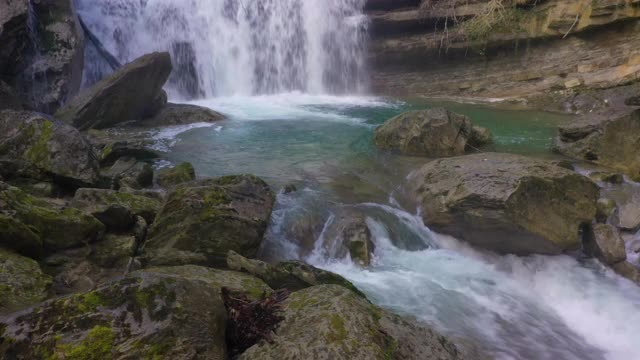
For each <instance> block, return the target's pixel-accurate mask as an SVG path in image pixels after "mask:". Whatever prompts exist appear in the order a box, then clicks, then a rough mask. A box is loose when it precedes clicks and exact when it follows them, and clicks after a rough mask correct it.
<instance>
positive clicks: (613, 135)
mask: <svg viewBox="0 0 640 360" xmlns="http://www.w3.org/2000/svg"><path fill="white" fill-rule="evenodd" d="M638 149H640V110H636V111H634V112H628V113H624V114H621V115H611V114H608V113H605V114H597V115H590V116H588V117H587V118H585V119H583V120H582V121H579V122H572V123H571V124H568V125H566V126H562V127H560V128H559V135H558V136H557V137H556V140H555V146H554V150H555V151H556V152H558V153H560V154H563V155H566V156H569V157H572V158H575V159H580V160H586V161H591V162H594V163H596V164H600V165H604V166H608V167H611V168H613V169H616V170H619V171H622V172H624V173H626V174H627V175H629V176H630V177H631V178H632V179H633V180H636V181H638V180H640V151H638Z"/></svg>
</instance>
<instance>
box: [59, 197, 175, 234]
mask: <svg viewBox="0 0 640 360" xmlns="http://www.w3.org/2000/svg"><path fill="white" fill-rule="evenodd" d="M70 206H72V207H74V208H76V209H80V210H82V211H84V212H85V213H87V214H91V215H93V216H95V217H96V218H97V219H98V220H100V221H101V222H102V223H103V224H105V225H106V226H107V228H109V229H114V230H128V229H130V228H131V226H132V225H133V224H134V221H135V216H141V217H142V218H144V219H145V220H146V221H147V223H149V224H151V223H153V221H154V219H155V217H156V214H157V213H158V211H159V210H160V207H161V206H162V203H161V202H159V201H157V200H156V199H153V198H149V197H145V196H138V195H133V194H129V193H123V192H117V191H115V190H103V189H78V191H76V194H75V196H74V197H73V200H72V201H71V204H70Z"/></svg>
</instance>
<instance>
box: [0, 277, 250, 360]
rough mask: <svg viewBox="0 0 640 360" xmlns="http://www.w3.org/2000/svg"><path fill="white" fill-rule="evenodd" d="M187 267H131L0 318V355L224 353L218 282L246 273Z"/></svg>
mask: <svg viewBox="0 0 640 360" xmlns="http://www.w3.org/2000/svg"><path fill="white" fill-rule="evenodd" d="M174 270H176V271H179V269H174ZM187 270H189V269H183V270H182V271H180V273H181V275H177V274H175V272H176V271H174V274H165V273H161V272H136V273H132V274H130V275H129V276H127V277H126V278H124V279H122V280H120V281H117V282H113V283H111V284H109V285H106V286H103V287H100V288H98V289H96V290H94V291H90V292H87V293H83V294H76V295H72V296H68V297H66V298H63V299H58V300H53V301H49V302H45V303H42V304H40V305H39V306H38V307H37V308H36V309H29V310H25V311H23V312H19V313H16V314H12V315H11V316H9V317H6V318H3V319H2V322H1V323H0V336H1V337H2V338H3V339H5V340H7V341H4V342H3V346H2V347H0V357H2V358H7V357H9V358H18V359H39V358H47V359H54V358H55V359H58V358H59V359H72V358H73V359H124V358H132V359H154V358H155V359H175V360H192V359H200V360H204V359H225V358H226V346H225V325H226V317H227V314H226V310H225V306H224V303H223V301H222V299H221V296H220V286H227V285H228V284H229V285H230V287H231V286H233V285H235V284H236V283H237V282H240V281H241V280H237V279H238V278H240V279H244V277H246V276H244V277H243V276H242V274H238V276H234V273H230V272H215V271H213V270H211V271H207V270H206V269H201V271H198V272H197V273H195V274H190V272H189V271H187ZM194 271H195V270H193V271H191V273H193V272H194ZM205 279H207V280H209V281H205ZM216 281H217V284H218V285H217V286H216V285H215V284H214V282H216Z"/></svg>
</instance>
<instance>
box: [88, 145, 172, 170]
mask: <svg viewBox="0 0 640 360" xmlns="http://www.w3.org/2000/svg"><path fill="white" fill-rule="evenodd" d="M151 146H153V141H151V140H115V141H112V142H107V143H103V144H101V146H100V147H99V148H100V149H101V151H100V153H99V154H98V158H99V160H100V164H101V165H102V166H108V165H112V164H115V162H116V161H118V160H119V159H121V158H123V157H125V158H133V159H136V160H140V161H149V160H153V159H157V158H158V157H159V155H158V153H157V152H156V151H155V150H153V149H151Z"/></svg>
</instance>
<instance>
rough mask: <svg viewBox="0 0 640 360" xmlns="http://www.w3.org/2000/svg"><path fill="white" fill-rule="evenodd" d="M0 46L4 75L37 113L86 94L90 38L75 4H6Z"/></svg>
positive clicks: (0, 17)
mask: <svg viewBox="0 0 640 360" xmlns="http://www.w3.org/2000/svg"><path fill="white" fill-rule="evenodd" d="M29 4H31V6H29ZM30 12H32V13H30ZM33 19H37V21H33ZM0 44H2V49H0V69H2V73H1V74H0V75H1V76H3V77H4V78H5V79H6V80H7V82H9V83H10V85H12V86H14V87H15V88H16V90H17V92H18V94H19V95H20V97H21V98H23V99H26V100H27V101H28V102H29V104H30V105H31V107H33V108H34V109H36V110H38V111H43V112H47V113H52V112H54V111H56V110H57V109H58V107H60V105H62V104H63V103H64V102H65V101H67V100H68V99H69V98H71V97H72V96H73V95H75V94H76V93H77V92H78V90H79V89H80V85H81V81H82V70H83V67H84V36H83V32H82V29H81V27H80V24H79V22H78V18H77V16H76V13H75V9H74V5H73V1H72V0H50V1H35V2H29V1H9V2H7V1H2V2H0Z"/></svg>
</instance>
